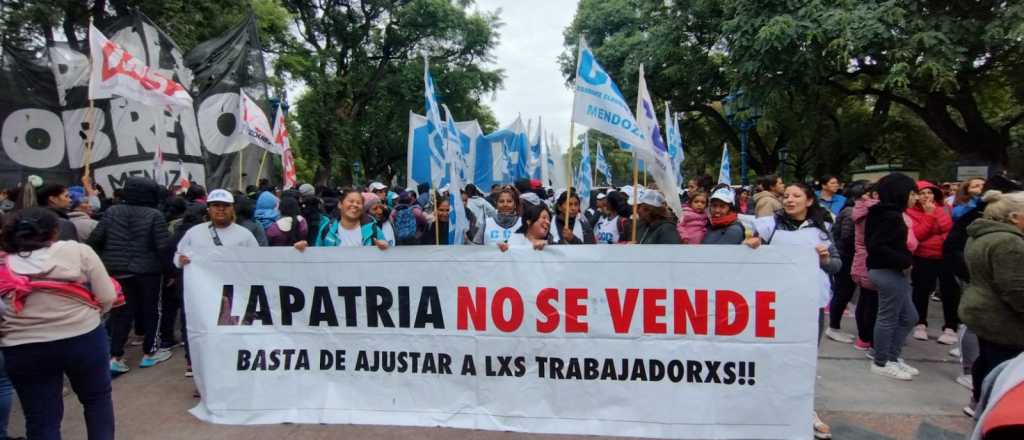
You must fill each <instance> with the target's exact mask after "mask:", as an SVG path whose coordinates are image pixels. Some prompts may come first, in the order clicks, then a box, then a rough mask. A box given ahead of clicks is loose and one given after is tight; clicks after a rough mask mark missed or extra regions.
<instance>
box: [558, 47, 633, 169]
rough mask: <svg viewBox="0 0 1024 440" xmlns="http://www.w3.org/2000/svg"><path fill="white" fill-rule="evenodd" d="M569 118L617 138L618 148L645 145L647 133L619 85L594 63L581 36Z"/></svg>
mask: <svg viewBox="0 0 1024 440" xmlns="http://www.w3.org/2000/svg"><path fill="white" fill-rule="evenodd" d="M579 45H580V50H579V55H578V56H577V64H576V80H575V82H574V86H573V87H574V88H575V90H576V92H575V93H576V95H575V97H574V98H573V100H574V101H575V105H574V106H573V109H572V121H573V122H578V123H580V124H583V125H586V126H587V127H590V128H592V129H594V130H597V131H600V132H602V133H605V134H607V135H609V136H611V137H613V138H615V139H618V140H619V141H620V142H619V147H620V148H622V149H624V150H629V149H630V148H631V147H630V146H632V145H644V144H647V143H648V142H649V141H648V136H649V133H648V132H646V131H645V130H642V129H641V127H640V126H639V125H637V120H636V118H634V117H633V115H632V112H631V111H630V109H629V105H628V104H626V99H625V98H624V97H623V96H622V92H621V91H619V87H618V86H616V85H615V81H612V78H611V76H609V75H608V72H606V71H605V70H604V68H602V67H601V65H600V64H598V63H597V59H595V58H594V52H593V51H591V50H590V48H589V47H587V42H586V41H584V40H583V38H580V43H579Z"/></svg>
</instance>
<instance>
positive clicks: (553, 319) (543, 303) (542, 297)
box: [537, 287, 560, 333]
mask: <svg viewBox="0 0 1024 440" xmlns="http://www.w3.org/2000/svg"><path fill="white" fill-rule="evenodd" d="M552 302H556V303H557V302H558V289H553V288H550V287H549V288H547V289H544V290H541V291H540V293H538V294H537V312H538V313H540V316H543V317H546V318H547V320H545V321H543V322H542V321H541V320H540V319H538V320H537V332H538V333H551V332H553V331H555V329H557V328H558V321H559V319H560V315H559V313H558V309H556V308H555V306H554V305H552V304H551V303H552Z"/></svg>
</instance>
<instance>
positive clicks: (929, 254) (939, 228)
mask: <svg viewBox="0 0 1024 440" xmlns="http://www.w3.org/2000/svg"><path fill="white" fill-rule="evenodd" d="M917 190H918V191H931V190H934V191H935V192H938V193H939V194H940V195H941V194H942V193H941V192H940V191H939V187H937V186H935V185H934V184H932V183H930V182H927V181H924V180H921V181H919V182H917ZM907 215H908V216H910V219H911V220H913V221H914V228H913V232H914V236H916V237H917V240H918V242H919V244H918V246H917V250H915V251H914V256H917V257H921V258H928V259H933V260H939V259H942V243H943V242H944V241H946V235H948V234H949V231H950V230H951V229H953V219H952V218H951V217H950V216H949V211H948V209H947V208H946V206H945V202H943V200H942V198H941V197H940V198H937V199H935V208H934V209H933V210H932V212H931V213H927V212H925V211H924V208H921V205H920V204H917V205H915V206H914V207H912V208H910V209H908V210H907Z"/></svg>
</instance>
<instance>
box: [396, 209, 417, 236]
mask: <svg viewBox="0 0 1024 440" xmlns="http://www.w3.org/2000/svg"><path fill="white" fill-rule="evenodd" d="M394 226H395V241H396V242H398V243H399V244H409V243H414V242H416V216H415V215H413V213H412V206H410V205H398V206H396V207H395V225H394Z"/></svg>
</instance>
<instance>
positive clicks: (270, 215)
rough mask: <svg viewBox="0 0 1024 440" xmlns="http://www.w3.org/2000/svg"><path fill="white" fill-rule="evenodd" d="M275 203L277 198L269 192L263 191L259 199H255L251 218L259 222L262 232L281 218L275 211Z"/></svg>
mask: <svg viewBox="0 0 1024 440" xmlns="http://www.w3.org/2000/svg"><path fill="white" fill-rule="evenodd" d="M277 202H278V200H277V197H275V196H274V195H273V194H271V193H270V192H269V191H263V192H262V193H260V197H259V198H258V199H256V211H255V212H254V213H253V216H252V218H253V220H256V221H257V222H259V224H260V226H263V229H264V230H266V229H267V228H269V227H270V225H272V224H273V223H274V222H276V221H277V219H279V218H281V213H280V212H279V211H278V210H277Z"/></svg>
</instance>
